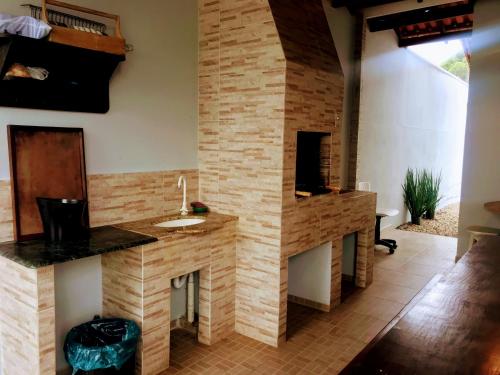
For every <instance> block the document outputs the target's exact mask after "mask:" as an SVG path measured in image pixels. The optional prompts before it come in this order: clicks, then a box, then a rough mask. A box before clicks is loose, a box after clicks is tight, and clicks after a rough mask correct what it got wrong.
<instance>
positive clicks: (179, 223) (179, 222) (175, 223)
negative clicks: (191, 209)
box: [155, 218, 205, 228]
mask: <svg viewBox="0 0 500 375" xmlns="http://www.w3.org/2000/svg"><path fill="white" fill-rule="evenodd" d="M204 222H205V219H200V218H185V219H174V220H169V221H164V222H162V223H158V224H155V227H160V228H180V227H189V226H192V225H197V224H201V223H204Z"/></svg>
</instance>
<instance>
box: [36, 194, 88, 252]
mask: <svg viewBox="0 0 500 375" xmlns="http://www.w3.org/2000/svg"><path fill="white" fill-rule="evenodd" d="M36 202H37V204H38V209H39V211H40V217H41V218H42V224H43V233H44V236H45V239H46V240H47V241H49V242H62V241H71V240H77V239H82V238H85V237H86V236H87V235H88V224H87V223H88V221H87V201H85V200H78V199H59V198H40V197H38V198H36Z"/></svg>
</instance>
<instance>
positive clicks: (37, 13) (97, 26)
mask: <svg viewBox="0 0 500 375" xmlns="http://www.w3.org/2000/svg"><path fill="white" fill-rule="evenodd" d="M22 6H24V7H28V8H29V9H30V11H31V17H33V18H36V19H38V20H39V19H41V14H42V8H41V7H39V6H36V5H33V4H23V5H22ZM47 16H48V19H49V23H50V24H52V25H56V26H62V27H68V28H71V29H78V30H82V31H88V32H96V33H99V34H102V35H106V25H105V24H103V23H101V22H96V21H93V20H89V19H86V18H82V17H78V16H75V15H72V14H67V13H63V12H58V11H56V10H52V9H47Z"/></svg>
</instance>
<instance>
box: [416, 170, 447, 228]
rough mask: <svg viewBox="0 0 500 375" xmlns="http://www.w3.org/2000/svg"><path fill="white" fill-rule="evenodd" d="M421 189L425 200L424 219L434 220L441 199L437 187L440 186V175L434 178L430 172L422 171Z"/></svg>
mask: <svg viewBox="0 0 500 375" xmlns="http://www.w3.org/2000/svg"><path fill="white" fill-rule="evenodd" d="M421 177H422V178H421V183H422V189H423V194H424V200H425V215H424V217H425V218H426V219H434V217H435V215H436V207H437V205H438V203H439V201H440V200H441V199H442V198H443V197H442V196H440V195H439V187H440V186H441V173H439V176H437V177H434V176H433V174H432V172H430V171H427V170H424V171H423V172H422V176H421Z"/></svg>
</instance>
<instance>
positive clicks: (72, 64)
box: [0, 34, 125, 113]
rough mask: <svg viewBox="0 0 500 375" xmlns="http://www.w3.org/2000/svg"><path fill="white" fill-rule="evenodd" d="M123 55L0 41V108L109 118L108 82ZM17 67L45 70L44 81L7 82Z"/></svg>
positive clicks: (26, 40) (8, 38) (15, 38)
mask: <svg viewBox="0 0 500 375" xmlns="http://www.w3.org/2000/svg"><path fill="white" fill-rule="evenodd" d="M124 60H125V56H124V55H115V54H110V53H105V52H98V51H93V50H89V49H84V48H79V47H74V46H68V45H63V44H59V43H53V42H50V41H48V40H46V39H42V40H37V39H31V38H25V37H22V36H12V35H5V34H3V35H1V36H0V106H7V107H21V108H35V109H51V110H59V111H75V112H94V113H106V112H107V111H108V110H109V80H110V78H111V76H112V74H113V72H114V71H115V69H116V68H117V66H118V64H119V63H120V62H122V61H124ZM14 63H19V64H22V65H24V66H30V67H41V68H44V69H46V70H47V71H48V72H49V76H48V78H47V79H46V80H45V81H38V80H35V79H29V78H16V79H12V80H4V77H5V73H6V72H7V71H8V69H9V68H10V67H11V66H12V64H14Z"/></svg>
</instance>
